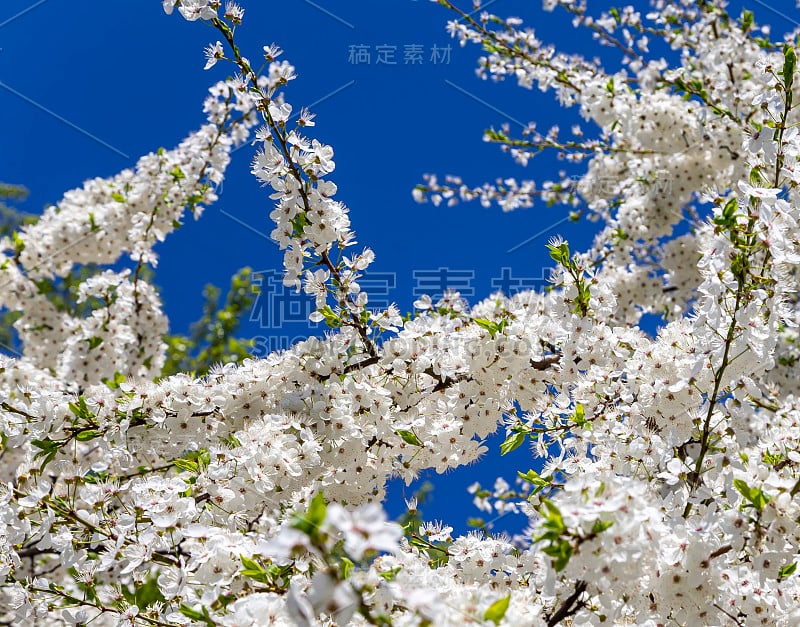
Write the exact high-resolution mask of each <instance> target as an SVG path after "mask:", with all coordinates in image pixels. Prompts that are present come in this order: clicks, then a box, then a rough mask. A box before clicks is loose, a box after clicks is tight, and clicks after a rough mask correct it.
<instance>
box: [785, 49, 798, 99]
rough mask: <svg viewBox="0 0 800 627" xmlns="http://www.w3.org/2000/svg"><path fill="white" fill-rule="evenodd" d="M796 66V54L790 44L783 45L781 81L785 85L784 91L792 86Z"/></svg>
mask: <svg viewBox="0 0 800 627" xmlns="http://www.w3.org/2000/svg"><path fill="white" fill-rule="evenodd" d="M796 67H797V56H796V55H795V53H794V48H793V47H792V46H789V45H787V46H784V48H783V83H784V85H786V91H789V90H790V89H791V88H792V82H793V81H794V71H795V68H796Z"/></svg>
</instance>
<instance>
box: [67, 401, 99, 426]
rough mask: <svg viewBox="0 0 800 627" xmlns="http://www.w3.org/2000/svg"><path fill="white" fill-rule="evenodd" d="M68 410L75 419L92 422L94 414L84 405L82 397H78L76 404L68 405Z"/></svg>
mask: <svg viewBox="0 0 800 627" xmlns="http://www.w3.org/2000/svg"><path fill="white" fill-rule="evenodd" d="M69 410H70V411H71V412H72V413H73V414H74V415H75V417H76V418H80V419H81V420H87V421H90V420H94V414H93V413H92V412H91V410H90V409H89V406H88V405H87V404H86V398H85V397H84V396H79V397H78V402H77V403H70V404H69Z"/></svg>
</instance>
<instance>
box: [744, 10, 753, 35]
mask: <svg viewBox="0 0 800 627" xmlns="http://www.w3.org/2000/svg"><path fill="white" fill-rule="evenodd" d="M753 18H754V15H753V12H752V11H748V10H747V9H744V10H743V11H742V30H743V31H745V32H747V31H749V30H750V27H751V26H752V25H753Z"/></svg>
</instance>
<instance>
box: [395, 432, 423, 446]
mask: <svg viewBox="0 0 800 627" xmlns="http://www.w3.org/2000/svg"><path fill="white" fill-rule="evenodd" d="M396 433H397V435H399V436H400V437H401V438H403V441H404V442H406V443H407V444H411V445H412V446H422V442H420V440H419V438H418V437H417V436H416V435H414V433H413V432H411V431H406V430H405V429H398V430H397V432H396Z"/></svg>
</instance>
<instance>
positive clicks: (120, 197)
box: [111, 192, 125, 202]
mask: <svg viewBox="0 0 800 627" xmlns="http://www.w3.org/2000/svg"><path fill="white" fill-rule="evenodd" d="M111 198H113V199H114V200H116V201H117V202H125V196H123V195H122V194H120V193H119V192H114V193H113V194H111Z"/></svg>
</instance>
